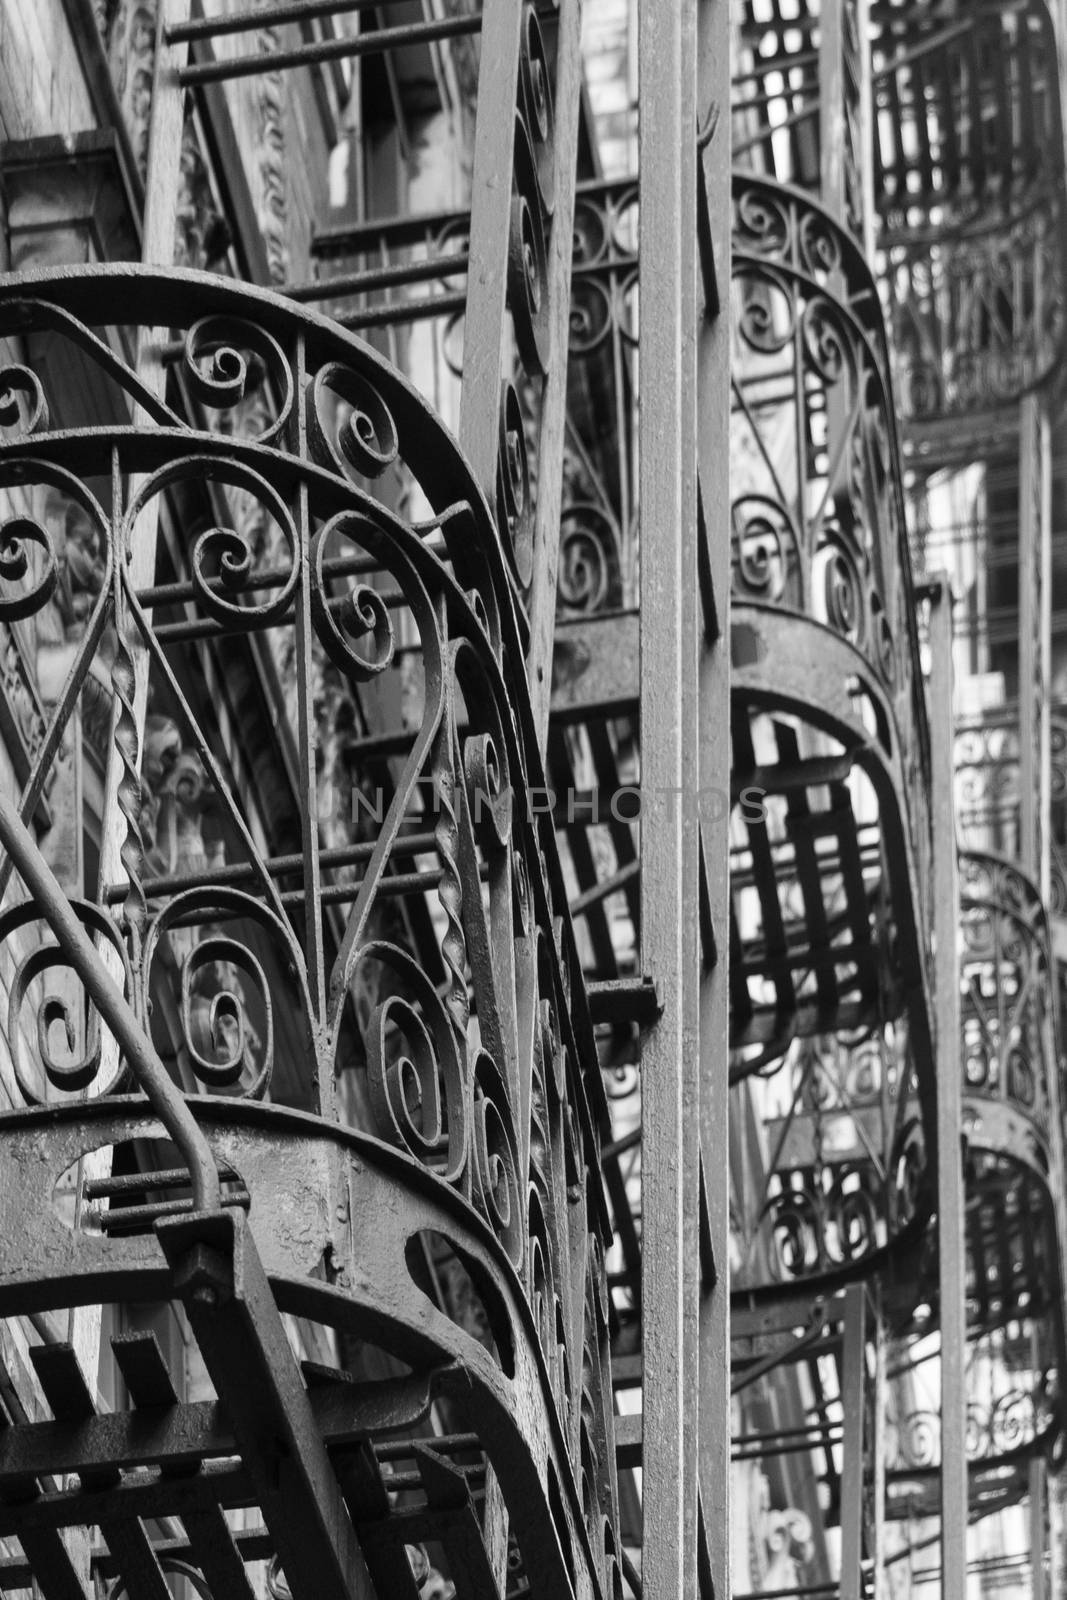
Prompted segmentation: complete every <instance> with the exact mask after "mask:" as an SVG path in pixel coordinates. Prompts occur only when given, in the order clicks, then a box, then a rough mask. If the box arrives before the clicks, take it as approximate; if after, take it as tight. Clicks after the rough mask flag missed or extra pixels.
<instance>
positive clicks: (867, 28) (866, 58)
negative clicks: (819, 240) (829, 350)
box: [856, 0, 878, 264]
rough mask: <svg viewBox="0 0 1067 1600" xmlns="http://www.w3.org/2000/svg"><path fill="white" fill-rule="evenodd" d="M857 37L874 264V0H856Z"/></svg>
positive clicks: (867, 244)
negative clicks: (872, 24) (872, 34)
mask: <svg viewBox="0 0 1067 1600" xmlns="http://www.w3.org/2000/svg"><path fill="white" fill-rule="evenodd" d="M856 34H857V37H858V39H859V48H860V107H859V110H860V134H859V152H858V153H859V159H860V188H861V198H862V204H863V254H864V257H865V259H866V260H867V261H869V262H871V263H872V264H873V262H874V258H875V257H874V249H875V246H874V141H875V139H876V138H877V137H878V128H877V125H876V122H875V115H876V114H875V108H874V83H873V81H872V77H871V45H870V39H871V0H856Z"/></svg>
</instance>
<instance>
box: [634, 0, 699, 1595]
mask: <svg viewBox="0 0 1067 1600" xmlns="http://www.w3.org/2000/svg"><path fill="white" fill-rule="evenodd" d="M692 10H693V0H680V3H678V4H676V5H668V6H652V5H644V6H641V7H640V8H639V11H638V51H639V55H638V61H639V68H638V70H639V73H640V91H641V105H642V117H641V127H640V278H639V294H640V307H641V344H642V347H643V349H645V350H646V351H649V352H654V359H647V360H645V361H643V362H642V365H641V408H640V435H639V448H640V498H641V530H642V547H643V548H642V562H641V569H642V591H641V633H640V638H641V739H642V744H641V789H642V800H643V815H642V822H641V855H642V861H641V868H642V872H641V886H642V888H641V944H642V960H643V964H644V967H645V971H646V972H647V974H648V975H649V976H650V977H651V978H652V979H653V981H654V982H655V984H656V986H657V989H658V993H659V996H660V1000H661V1003H662V1008H663V1009H662V1014H661V1016H660V1017H659V1019H658V1020H657V1021H656V1022H655V1023H654V1025H653V1026H652V1027H651V1028H650V1030H649V1031H648V1033H647V1034H646V1036H645V1040H644V1047H643V1050H642V1057H641V1077H642V1210H643V1220H642V1277H643V1283H642V1299H643V1302H644V1304H645V1305H646V1306H649V1307H654V1315H652V1316H649V1317H647V1318H646V1319H645V1322H644V1327H643V1339H644V1350H643V1355H644V1366H643V1412H644V1443H643V1475H642V1476H643V1555H642V1586H643V1589H644V1591H645V1593H647V1594H649V1595H657V1596H659V1595H662V1596H664V1597H666V1596H668V1595H669V1596H672V1597H674V1596H679V1597H681V1596H683V1595H688V1594H690V1593H692V1583H691V1573H692V1569H693V1562H692V1559H691V1547H690V1540H691V1529H692V1522H693V1519H692V1515H691V1513H690V1511H689V1508H688V1505H687V1500H688V1496H689V1493H690V1489H691V1484H690V1482H688V1481H687V1475H686V1448H685V1442H684V1439H685V1434H686V1429H685V1424H684V1419H685V1416H686V1412H687V1409H688V1408H689V1407H690V1406H691V1404H692V1400H693V1396H692V1394H691V1392H689V1391H688V1390H687V1370H686V1361H685V1341H686V1325H685V1318H684V1315H683V1305H684V1298H685V1289H686V1282H687V1269H686V1232H687V1230H686V1225H685V1223H686V1218H685V1198H686V1193H687V1189H688V1187H689V1186H688V1183H687V1175H686V1173H685V1170H684V1156H683V1152H684V1151H685V1150H686V1148H687V1144H688V1141H687V1138H686V1128H685V1112H686V1105H685V1095H684V1087H683V1085H684V1064H685V1063H686V1061H687V1059H691V1055H692V1045H693V1041H692V1039H691V1038H689V1037H687V1034H686V1028H685V1021H686V1017H685V1003H684V1002H685V991H684V975H685V970H686V969H685V940H684V938H683V929H684V926H685V920H686V916H687V896H686V892H685V891H686V888H687V886H686V884H685V880H684V874H683V838H682V833H683V819H682V813H683V805H682V804H681V803H680V802H681V801H683V798H684V797H683V793H682V790H683V780H684V773H685V765H686V762H685V754H686V744H687V739H686V734H687V730H686V729H685V728H684V727H683V719H682V716H680V715H679V711H680V708H681V707H682V706H683V703H684V701H683V696H684V691H685V683H684V678H685V671H686V667H687V665H688V661H687V657H686V655H685V652H684V650H683V642H682V640H683V632H684V630H683V628H682V627H681V626H680V621H681V618H680V612H681V610H682V606H683V596H684V577H685V570H686V567H685V542H686V539H687V537H690V538H691V536H692V528H686V526H685V520H684V519H685V514H686V501H687V495H686V493H685V489H684V485H685V484H686V483H687V481H688V479H689V475H690V472H691V466H690V463H689V461H688V460H687V459H686V457H687V450H686V439H687V422H689V423H691V418H687V416H686V411H685V407H686V402H687V401H688V403H689V404H690V406H691V405H692V399H693V391H692V387H691V385H688V384H687V383H686V374H687V373H688V365H687V363H688V361H689V360H690V359H691V353H692V337H691V334H692V321H691V320H690V301H691V298H692V290H691V288H690V285H691V283H692V273H691V270H689V261H690V256H691V252H692V250H693V236H692V234H691V233H689V234H687V233H686V232H685V230H684V228H683V223H682V205H681V194H680V188H679V182H680V180H679V152H681V151H682V150H683V149H684V143H683V141H684V138H685V128H686V122H687V118H686V114H685V113H686V108H685V103H684V102H685V98H686V96H685V93H684V87H683V85H684V78H683V70H684V67H685V62H684V58H683V51H684V48H685V42H686V40H687V39H689V40H691V39H692V26H691V22H690V20H689V19H690V18H691V14H692ZM690 65H691V62H690ZM684 164H685V163H684V162H683V165H684ZM690 914H691V913H690Z"/></svg>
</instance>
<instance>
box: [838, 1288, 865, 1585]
mask: <svg viewBox="0 0 1067 1600" xmlns="http://www.w3.org/2000/svg"><path fill="white" fill-rule="evenodd" d="M866 1387H867V1289H866V1286H865V1285H864V1284H862V1283H853V1284H850V1285H849V1287H848V1288H847V1289H846V1290H845V1317H844V1351H843V1359H842V1363H841V1410H842V1412H843V1414H844V1426H843V1434H842V1440H841V1446H842V1448H841V1600H862V1596H863V1567H862V1561H863V1488H864V1471H863V1468H864V1460H863V1412H864V1404H865V1398H866Z"/></svg>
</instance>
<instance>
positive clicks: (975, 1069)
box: [960, 855, 1056, 1166]
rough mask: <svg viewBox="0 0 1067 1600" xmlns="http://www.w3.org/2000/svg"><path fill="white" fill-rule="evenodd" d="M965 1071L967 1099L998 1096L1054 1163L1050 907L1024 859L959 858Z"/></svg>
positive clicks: (1041, 1156) (1039, 1154) (1040, 1153)
mask: <svg viewBox="0 0 1067 1600" xmlns="http://www.w3.org/2000/svg"><path fill="white" fill-rule="evenodd" d="M960 932H961V936H962V941H963V944H962V952H961V986H962V995H963V1013H962V1025H963V1074H964V1094H965V1098H966V1101H967V1103H968V1105H971V1104H972V1103H973V1102H974V1101H976V1100H980V1101H986V1100H989V1101H993V1102H995V1103H997V1104H998V1105H1001V1106H1004V1107H1005V1108H1006V1109H1007V1110H1008V1111H1009V1112H1010V1113H1011V1114H1012V1117H1013V1119H1019V1118H1022V1119H1024V1125H1026V1126H1028V1127H1029V1129H1030V1130H1031V1131H1032V1135H1033V1136H1035V1137H1036V1149H1035V1150H1034V1152H1033V1155H1032V1157H1031V1159H1033V1160H1034V1161H1035V1163H1036V1164H1038V1165H1039V1166H1040V1165H1041V1164H1042V1163H1044V1164H1045V1165H1046V1166H1047V1159H1048V1158H1047V1149H1048V1144H1049V1139H1050V1134H1051V1127H1050V1076H1051V1074H1052V1073H1054V1072H1055V1070H1056V1053H1055V1037H1054V1024H1053V1015H1052V1009H1051V1008H1052V987H1051V986H1052V960H1051V950H1050V946H1049V935H1048V926H1047V922H1046V918H1045V911H1044V908H1043V906H1042V904H1041V901H1040V898H1039V896H1038V893H1037V890H1036V889H1035V887H1034V886H1033V884H1032V883H1031V882H1030V881H1029V879H1028V878H1026V877H1025V876H1024V875H1023V874H1022V873H1021V872H1020V871H1019V870H1018V868H1017V867H1015V866H1013V865H1012V864H1010V863H1009V862H1007V861H1004V860H1001V859H999V858H997V857H994V856H978V855H965V856H962V857H961V859H960Z"/></svg>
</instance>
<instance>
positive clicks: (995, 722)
mask: <svg viewBox="0 0 1067 1600" xmlns="http://www.w3.org/2000/svg"><path fill="white" fill-rule="evenodd" d="M1049 775H1050V796H1049V798H1050V805H1051V810H1050V814H1049V817H1048V819H1047V826H1048V838H1047V840H1045V841H1043V840H1042V839H1041V836H1040V835H1041V829H1042V825H1043V819H1042V817H1041V815H1040V809H1041V808H1040V806H1039V804H1038V799H1037V796H1036V795H1032V796H1026V798H1025V804H1026V806H1027V807H1029V808H1030V810H1031V812H1032V814H1033V827H1034V830H1035V838H1034V845H1035V847H1036V851H1037V854H1038V855H1040V854H1041V853H1042V851H1043V850H1044V849H1045V848H1046V847H1047V850H1048V856H1049V867H1050V872H1049V903H1048V911H1049V915H1050V916H1062V915H1063V914H1064V913H1065V912H1067V717H1064V716H1063V714H1062V712H1053V713H1052V714H1051V715H1050V717H1049ZM1023 804H1024V786H1023V783H1022V773H1021V766H1020V751H1019V716H1018V708H1017V707H1016V706H1014V705H1007V706H1003V707H998V708H997V709H996V710H993V711H987V712H984V713H982V714H980V715H977V716H969V717H962V718H960V719H958V720H957V723H956V818H957V824H958V828H959V836H960V843H961V845H962V847H963V848H964V849H965V850H972V851H978V852H982V851H991V852H992V853H993V854H994V855H999V856H1004V857H1006V858H1007V859H1008V860H1009V861H1018V860H1020V859H1021V857H1022V854H1023V848H1022V846H1023V815H1022V807H1023Z"/></svg>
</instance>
